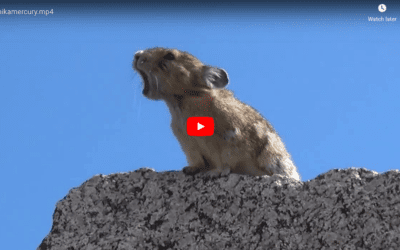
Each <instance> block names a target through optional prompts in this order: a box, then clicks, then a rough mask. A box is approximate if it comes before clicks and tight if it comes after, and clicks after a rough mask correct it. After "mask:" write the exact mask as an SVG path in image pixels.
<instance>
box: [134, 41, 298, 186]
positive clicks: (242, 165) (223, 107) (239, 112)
mask: <svg viewBox="0 0 400 250" xmlns="http://www.w3.org/2000/svg"><path fill="white" fill-rule="evenodd" d="M133 68H134V69H135V70H136V71H138V72H139V74H140V75H141V76H142V78H143V82H144V89H143V94H144V95H145V96H146V97H147V98H149V99H153V100H164V101H165V102H166V104H167V106H168V108H169V110H170V113H171V116H172V122H171V127H172V131H173V133H174V135H175V136H176V137H177V139H178V141H179V143H180V145H181V147H182V149H183V151H184V152H185V154H186V157H187V161H188V163H189V166H188V167H185V168H184V169H183V171H184V172H185V173H187V174H195V173H198V172H207V173H209V174H211V175H219V174H220V173H221V172H222V171H224V170H226V169H229V170H230V172H232V173H238V174H249V175H254V176H260V175H273V174H280V175H284V176H288V177H291V178H294V179H296V180H300V175H299V174H298V172H297V169H296V166H295V165H294V164H293V162H292V160H291V156H290V155H289V153H288V152H287V151H286V149H285V145H284V144H283V142H282V140H281V138H280V137H279V135H278V134H277V133H276V132H275V130H274V128H273V127H272V125H271V124H270V123H269V122H268V121H267V120H266V119H264V118H263V117H262V116H261V115H260V114H259V113H258V112H257V111H256V110H255V109H253V108H252V107H250V106H248V105H246V104H244V103H242V102H241V101H239V100H238V99H236V98H235V97H234V95H233V93H232V92H231V91H229V90H227V89H225V88H224V87H225V86H226V85H227V84H228V82H229V79H228V75H227V73H226V72H225V70H223V69H220V68H216V67H211V66H207V65H204V64H203V63H202V62H201V61H199V60H198V59H197V58H195V57H194V56H192V55H191V54H189V53H187V52H182V51H179V50H176V49H166V48H152V49H147V50H144V51H138V52H136V54H135V57H134V61H133ZM199 116H205V117H213V119H214V124H215V130H214V134H213V135H212V136H204V137H193V136H188V135H187V133H186V120H187V118H189V117H199Z"/></svg>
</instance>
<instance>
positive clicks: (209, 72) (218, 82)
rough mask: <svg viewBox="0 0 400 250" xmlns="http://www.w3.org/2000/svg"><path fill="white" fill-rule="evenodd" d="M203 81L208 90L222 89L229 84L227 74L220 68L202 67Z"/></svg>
mask: <svg viewBox="0 0 400 250" xmlns="http://www.w3.org/2000/svg"><path fill="white" fill-rule="evenodd" d="M203 79H204V81H205V82H206V84H207V86H208V87H210V88H219V89H221V88H223V87H225V86H226V85H228V83H229V78H228V73H226V71H225V70H223V69H220V68H214V67H210V66H204V70H203Z"/></svg>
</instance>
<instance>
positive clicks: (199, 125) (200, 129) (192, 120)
mask: <svg viewBox="0 0 400 250" xmlns="http://www.w3.org/2000/svg"><path fill="white" fill-rule="evenodd" d="M186 131H187V134H188V135H190V136H211V135H213V134H214V119H213V118H212V117H189V118H188V119H187V121H186Z"/></svg>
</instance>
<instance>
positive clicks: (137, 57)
mask: <svg viewBox="0 0 400 250" xmlns="http://www.w3.org/2000/svg"><path fill="white" fill-rule="evenodd" d="M142 54H143V50H139V51H137V52H136V53H135V61H139V59H140V56H141V55H142Z"/></svg>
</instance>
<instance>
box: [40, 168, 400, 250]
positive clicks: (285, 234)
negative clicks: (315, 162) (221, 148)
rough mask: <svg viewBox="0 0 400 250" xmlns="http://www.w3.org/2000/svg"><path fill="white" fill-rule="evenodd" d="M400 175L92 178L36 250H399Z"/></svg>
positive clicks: (66, 202) (147, 173) (60, 210)
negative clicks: (308, 178)
mask: <svg viewBox="0 0 400 250" xmlns="http://www.w3.org/2000/svg"><path fill="white" fill-rule="evenodd" d="M399 185H400V171H398V170H392V171H389V172H386V173H383V174H378V173H376V172H373V171H369V170H366V169H359V168H357V169H356V168H350V169H345V170H337V169H335V170H331V171H329V172H328V173H325V174H322V175H320V176H318V177H317V178H315V179H314V180H311V181H307V182H299V181H295V180H293V179H289V178H286V177H282V176H272V177H254V176H244V175H237V174H229V173H225V174H223V175H222V176H221V177H218V178H214V179H212V178H210V177H209V176H206V175H204V174H199V175H196V176H185V175H184V174H183V173H182V172H181V171H176V172H161V173H157V172H154V170H152V169H148V168H146V169H139V170H137V171H135V172H130V173H120V174H112V175H108V176H103V175H97V176H94V177H93V178H91V179H89V180H88V181H86V182H85V183H83V184H82V185H81V186H80V187H78V188H74V189H72V190H71V191H70V192H69V194H68V195H67V196H66V197H65V198H64V199H62V200H61V201H59V202H58V203H57V207H56V210H55V212H54V215H53V227H52V229H51V232H50V233H49V235H47V237H46V238H45V239H44V240H43V241H42V243H41V244H40V246H39V247H38V249H39V250H48V249H57V250H59V249H62V250H64V249H65V250H78V249H87V250H91V249H103V250H106V249H201V250H203V249H218V250H221V249H393V250H395V249H400V227H399V226H400V188H399Z"/></svg>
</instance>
